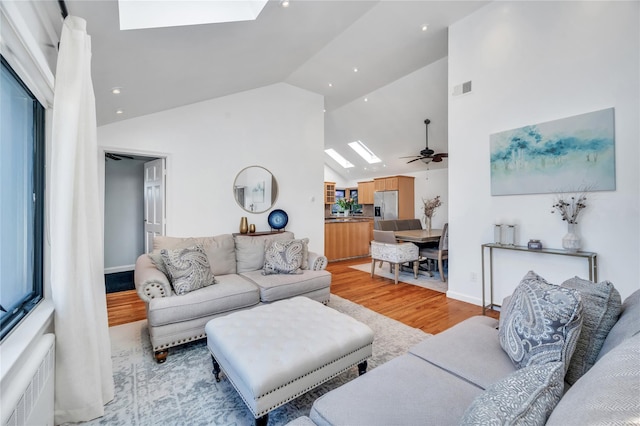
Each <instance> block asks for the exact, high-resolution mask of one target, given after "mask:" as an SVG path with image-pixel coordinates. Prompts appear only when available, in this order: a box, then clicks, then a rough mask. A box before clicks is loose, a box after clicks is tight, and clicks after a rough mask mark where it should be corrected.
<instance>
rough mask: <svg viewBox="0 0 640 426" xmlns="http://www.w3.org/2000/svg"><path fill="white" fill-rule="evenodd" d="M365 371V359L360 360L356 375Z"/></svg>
mask: <svg viewBox="0 0 640 426" xmlns="http://www.w3.org/2000/svg"><path fill="white" fill-rule="evenodd" d="M366 372H367V360H364V361H362V362H361V363H360V364H358V375H360V376H362V375H363V374H364V373H366Z"/></svg>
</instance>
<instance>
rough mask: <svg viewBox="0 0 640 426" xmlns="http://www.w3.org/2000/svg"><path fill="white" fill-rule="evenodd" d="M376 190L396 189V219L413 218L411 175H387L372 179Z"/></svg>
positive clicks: (413, 191)
mask: <svg viewBox="0 0 640 426" xmlns="http://www.w3.org/2000/svg"><path fill="white" fill-rule="evenodd" d="M373 181H374V187H375V190H376V192H378V191H398V219H414V218H415V214H416V213H415V189H414V181H415V178H414V177H413V176H389V177H383V178H377V179H374V180H373Z"/></svg>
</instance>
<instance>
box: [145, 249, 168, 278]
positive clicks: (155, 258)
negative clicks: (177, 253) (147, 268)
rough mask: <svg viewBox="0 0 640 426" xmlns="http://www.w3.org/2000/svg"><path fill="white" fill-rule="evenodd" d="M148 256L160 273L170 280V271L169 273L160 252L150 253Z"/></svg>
mask: <svg viewBox="0 0 640 426" xmlns="http://www.w3.org/2000/svg"><path fill="white" fill-rule="evenodd" d="M147 256H149V259H151V263H153V265H154V266H155V267H156V268H157V269H158V271H160V272H162V273H163V274H165V275H166V277H167V278H169V271H167V267H166V266H165V264H164V260H162V255H161V254H160V252H157V253H156V252H153V253H149V254H148V255H147Z"/></svg>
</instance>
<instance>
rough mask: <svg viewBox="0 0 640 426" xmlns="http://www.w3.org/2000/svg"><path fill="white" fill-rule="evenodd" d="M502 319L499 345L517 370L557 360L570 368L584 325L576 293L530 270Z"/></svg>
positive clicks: (515, 292)
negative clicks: (551, 282)
mask: <svg viewBox="0 0 640 426" xmlns="http://www.w3.org/2000/svg"><path fill="white" fill-rule="evenodd" d="M500 316H501V317H503V316H504V318H501V321H500V329H499V330H498V337H499V338H500V346H502V349H504V351H505V352H506V353H507V355H508V356H509V358H511V360H512V361H513V363H514V364H515V366H516V367H517V368H522V367H526V366H529V365H532V364H546V363H548V362H555V361H560V362H563V363H564V365H565V368H567V367H568V365H569V360H570V359H571V356H572V355H573V352H574V350H575V347H576V342H577V341H578V337H579V336H580V328H581V326H582V303H581V301H580V294H579V293H578V292H577V291H575V290H571V289H568V288H563V287H560V286H557V285H554V284H550V283H548V282H547V281H545V279H544V278H542V277H540V276H539V275H537V274H536V273H535V272H533V271H529V272H528V273H527V275H525V276H524V278H523V279H522V281H521V282H520V284H518V286H517V287H516V289H515V290H514V292H513V295H512V296H511V301H510V302H509V305H508V306H507V308H506V310H505V311H504V312H503V313H501V314H500Z"/></svg>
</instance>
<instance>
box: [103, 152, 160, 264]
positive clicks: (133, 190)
mask: <svg viewBox="0 0 640 426" xmlns="http://www.w3.org/2000/svg"><path fill="white" fill-rule="evenodd" d="M149 160H151V159H149ZM149 160H137V159H134V160H130V159H127V158H123V159H122V160H120V161H115V160H107V161H106V162H105V177H106V179H105V197H104V268H105V273H109V272H120V271H124V270H133V266H134V265H135V263H136V259H137V258H138V256H140V255H141V254H142V253H144V223H143V219H144V163H145V161H149Z"/></svg>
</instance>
